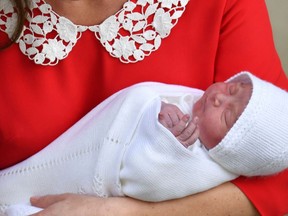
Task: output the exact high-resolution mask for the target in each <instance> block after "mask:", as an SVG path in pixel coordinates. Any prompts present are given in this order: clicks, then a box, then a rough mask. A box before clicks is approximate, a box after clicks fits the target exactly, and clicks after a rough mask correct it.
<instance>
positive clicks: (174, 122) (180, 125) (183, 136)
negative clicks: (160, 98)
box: [158, 102, 199, 147]
mask: <svg viewBox="0 0 288 216" xmlns="http://www.w3.org/2000/svg"><path fill="white" fill-rule="evenodd" d="M158 119H159V122H160V123H161V124H162V125H163V126H164V127H166V128H167V129H168V130H170V131H171V133H172V134H173V135H174V136H175V137H176V138H177V139H178V140H179V142H180V143H181V144H182V145H184V146H185V147H188V146H190V145H192V144H193V143H194V142H195V141H196V140H197V138H198V136H199V129H198V127H197V120H198V118H194V119H193V121H190V122H189V119H190V116H189V115H188V114H186V115H184V114H183V113H182V111H181V110H180V109H179V108H178V107H177V106H175V105H173V104H167V103H164V102H162V106H161V111H160V113H159V115H158ZM188 122H189V123H188Z"/></svg>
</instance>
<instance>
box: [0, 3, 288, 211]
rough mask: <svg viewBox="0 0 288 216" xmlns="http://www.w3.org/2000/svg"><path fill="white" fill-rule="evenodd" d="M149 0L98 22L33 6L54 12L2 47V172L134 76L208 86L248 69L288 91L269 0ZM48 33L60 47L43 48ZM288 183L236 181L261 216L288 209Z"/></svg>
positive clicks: (1, 36) (5, 11) (0, 37)
mask: <svg viewBox="0 0 288 216" xmlns="http://www.w3.org/2000/svg"><path fill="white" fill-rule="evenodd" d="M140 2H142V3H141V4H140ZM143 2H145V1H138V4H137V5H136V3H137V2H136V0H134V1H128V2H127V4H125V10H124V9H123V10H124V11H125V13H124V12H123V10H122V11H120V12H119V13H117V16H115V17H116V18H117V19H116V18H115V17H112V18H109V20H108V21H107V20H106V21H104V22H106V23H105V25H102V24H101V25H102V26H93V27H90V28H89V29H87V28H86V27H83V26H82V27H81V26H78V28H77V27H76V25H74V24H72V23H71V22H70V21H69V20H67V19H63V18H59V16H58V15H57V14H55V13H54V12H53V11H52V12H51V11H49V6H48V5H46V7H42V8H41V10H42V11H39V9H35V11H34V13H30V15H31V16H34V18H35V17H36V16H37V15H39V14H40V15H41V14H42V15H43V14H44V17H45V16H46V17H48V18H49V19H44V20H45V22H44V21H43V19H42V20H41V21H39V20H37V18H35V19H34V20H32V21H33V23H34V24H33V25H30V26H28V27H27V25H28V24H27V25H26V29H25V33H24V35H23V36H22V37H21V38H20V39H21V40H20V41H19V42H18V43H16V44H13V45H12V46H11V47H9V48H8V49H5V50H3V51H0V64H1V69H0V70H1V71H0V169H3V168H6V167H8V166H11V165H13V164H16V163H18V162H20V161H22V160H24V159H25V158H27V157H29V156H31V155H33V154H34V153H36V152H38V151H39V150H41V149H42V148H44V147H45V146H47V145H48V144H49V143H50V142H51V141H53V140H54V139H55V138H56V137H58V136H59V135H60V134H62V133H63V132H64V131H65V130H67V129H68V128H69V127H71V126H72V125H73V124H74V123H75V122H76V121H77V120H79V119H80V118H81V117H83V116H84V115H85V114H86V113H87V112H88V111H89V110H91V109H92V108H93V107H94V106H96V105H97V104H99V103H100V102H101V101H103V100H104V99H105V98H107V97H108V96H110V95H111V94H113V93H115V92H116V91H118V90H120V89H122V88H124V87H127V86H129V85H131V84H134V83H138V82H142V81H158V82H164V83H176V84H182V85H187V86H192V87H195V88H201V89H206V88H207V87H208V86H209V85H210V84H211V83H213V82H215V81H223V80H225V79H226V78H228V77H230V76H231V75H233V74H235V73H237V72H239V71H243V70H248V71H251V72H253V73H254V74H256V75H257V76H259V77H261V78H263V79H266V80H268V81H271V82H273V83H274V84H276V85H278V86H280V87H282V88H285V89H288V80H287V78H286V76H285V74H284V71H283V69H282V67H281V63H280V60H279V58H278V56H277V53H276V51H275V48H274V44H273V38H272V34H271V27H270V23H269V19H268V16H267V10H266V6H265V3H264V1H263V0H217V1H214V0H205V1H203V0H190V1H189V2H188V4H187V5H186V6H185V4H186V3H187V2H186V1H185V0H182V1H180V0H179V1H178V3H177V1H167V2H166V4H165V5H164V3H162V4H163V5H161V4H160V3H159V4H158V1H157V0H155V1H153V4H151V5H148V3H147V2H146V5H144V3H143ZM148 2H149V1H148ZM150 2H151V1H150ZM163 2H165V1H163ZM169 2H170V3H169ZM171 2H172V3H171ZM175 2H176V3H177V4H178V5H177V7H176V5H175V4H176V3H175ZM173 3H175V4H173ZM39 4H43V2H42V3H41V1H40V3H39ZM148 8H149V9H148ZM141 9H143V10H141ZM184 9H185V11H184V13H183V15H182V16H181V14H182V12H183V10H184ZM131 11H132V12H131ZM133 11H134V12H135V13H134V12H133ZM143 11H144V12H143ZM50 12H51V13H50ZM121 12H123V13H121ZM130 12H131V13H130ZM165 12H166V13H165ZM128 13H130V15H127V14H128ZM51 14H52V15H51ZM163 14H164V15H163ZM161 15H163V16H161ZM153 16H154V17H156V18H153ZM180 16H181V17H180ZM9 17H11V8H7V7H6V8H5V7H4V8H2V9H1V8H0V20H2V21H4V23H5V22H6V23H8V22H10V21H9ZM147 17H148V18H147ZM178 18H179V20H178ZM131 20H132V21H131ZM177 21H178V22H177ZM37 22H38V24H37ZM2 23H3V22H2ZM31 23H32V22H31ZM35 23H36V24H35ZM39 23H40V24H39ZM120 23H121V24H120ZM37 25H38V26H41V28H42V29H45V31H43V30H41V28H37ZM174 25H175V26H174ZM65 26H66V27H67V26H68V27H70V28H69V29H68V30H67V29H66V30H67V31H68V33H67V32H66V33H65V30H63V28H64V29H65ZM135 26H136V27H135ZM0 29H1V30H2V31H0V44H3V43H4V42H5V41H7V40H8V37H7V34H6V32H7V26H5V24H1V22H0ZM56 29H57V30H56ZM115 29H117V30H118V31H115ZM127 29H128V30H129V31H130V32H133V31H134V33H135V34H127ZM155 29H156V30H157V33H156V35H155ZM142 30H143V31H142ZM170 30H171V32H170ZM5 31H6V32H5ZM75 31H76V33H75ZM32 32H33V33H34V34H32ZM95 32H97V33H95ZM107 32H108V33H109V34H108V33H107ZM139 32H141V33H140V34H138V33H139ZM136 33H137V34H136ZM169 33H170V34H169ZM120 34H121V36H119V35H120ZM168 34H169V35H168ZM31 35H32V36H34V38H33V37H32V36H31ZM39 35H40V36H41V35H46V36H45V38H44V39H45V41H46V42H45V43H47V44H48V43H49V44H53V43H54V45H55V44H56V46H54V48H55V47H57V49H56V48H55V49H53V48H51V47H50V46H49V44H48V45H47V44H46V45H44V42H43V41H44V40H43V38H42V39H41V37H40V36H39ZM59 35H60V36H59ZM167 35H168V36H167ZM38 36H39V37H38ZM31 37H32V39H31ZM36 37H37V40H36V39H35V38H36ZM111 38H112V39H111ZM52 39H53V40H52ZM131 41H133V42H131ZM101 43H102V44H101ZM104 46H105V47H104ZM39 50H40V52H39ZM135 50H137V51H135ZM36 56H37V57H36ZM29 58H30V59H29ZM121 60H122V61H121ZM123 62H126V63H123ZM45 64H50V65H45ZM287 182H288V172H283V173H281V174H280V175H276V176H273V177H265V178H253V179H246V178H238V179H237V180H235V181H234V183H235V184H236V185H237V186H238V187H239V188H240V189H241V190H242V191H243V192H244V193H245V194H246V195H247V196H248V198H249V199H250V200H251V201H252V203H253V204H254V205H255V206H256V208H257V209H258V210H259V212H260V213H261V215H283V214H284V213H288V205H287V203H286V201H287V200H288V184H287ZM268 197H269V198H268Z"/></svg>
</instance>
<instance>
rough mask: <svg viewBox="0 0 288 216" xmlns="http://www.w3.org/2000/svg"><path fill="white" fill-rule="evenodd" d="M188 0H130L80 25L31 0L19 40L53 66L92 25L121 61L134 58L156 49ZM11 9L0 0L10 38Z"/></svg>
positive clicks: (1, 20) (0, 21) (0, 25)
mask: <svg viewBox="0 0 288 216" xmlns="http://www.w3.org/2000/svg"><path fill="white" fill-rule="evenodd" d="M188 1H189V0H136V1H135V2H133V0H128V1H127V2H126V3H125V4H124V5H123V8H122V9H121V10H120V11H118V12H117V13H116V14H115V15H112V16H110V17H109V18H107V19H106V20H105V21H104V22H103V23H101V24H100V25H94V26H81V25H75V24H74V23H72V22H71V21H70V20H69V19H67V18H65V17H62V16H59V15H58V14H57V13H55V12H54V11H53V10H52V7H51V5H49V4H47V3H46V2H45V1H44V0H32V5H31V8H30V10H29V16H28V20H29V23H27V24H26V25H25V27H24V29H23V32H22V34H21V36H20V38H19V40H18V41H17V42H18V43H19V47H20V49H21V51H22V52H23V53H24V54H25V55H26V56H28V57H29V59H31V60H33V61H34V62H35V63H36V64H42V65H55V64H57V63H58V62H59V61H60V60H62V59H64V58H66V57H67V56H68V54H69V53H70V52H71V51H72V48H73V47H74V45H75V44H76V43H77V40H78V39H80V38H81V35H82V32H84V31H87V30H90V31H92V32H94V34H95V37H96V38H97V39H99V41H100V42H101V44H102V45H103V46H104V47H105V49H106V50H107V51H108V52H109V53H110V55H111V56H113V57H115V58H118V59H119V60H120V61H121V62H123V63H134V62H137V61H141V60H143V59H144V58H145V57H146V56H149V55H150V54H151V53H152V52H153V51H155V50H157V49H158V48H159V46H160V45H161V41H162V39H163V38H165V37H167V36H168V35H169V34H170V31H171V29H172V28H173V27H174V26H175V25H176V23H177V21H178V19H179V18H180V17H181V15H182V13H183V12H184V10H185V6H186V4H187V3H188ZM139 8H140V10H139ZM15 10H16V9H15V8H14V7H13V5H12V4H11V2H10V0H1V1H0V30H2V31H4V32H6V33H7V34H8V36H9V37H10V38H11V35H12V30H13V29H14V27H15V24H16V19H17V14H16V12H15ZM137 11H140V12H137Z"/></svg>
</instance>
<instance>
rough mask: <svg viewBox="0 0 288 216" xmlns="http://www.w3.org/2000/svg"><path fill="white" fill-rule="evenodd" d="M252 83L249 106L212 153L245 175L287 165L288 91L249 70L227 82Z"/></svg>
mask: <svg viewBox="0 0 288 216" xmlns="http://www.w3.org/2000/svg"><path fill="white" fill-rule="evenodd" d="M238 81H241V82H244V83H249V82H250V83H252V86H253V88H252V95H251V98H250V100H249V102H248V105H247V106H246V108H245V109H244V111H243V113H242V114H241V115H240V117H239V118H238V120H237V121H236V123H235V124H234V125H233V127H232V128H231V129H230V130H229V132H228V133H227V134H226V136H225V137H224V138H223V139H222V141H221V142H220V143H219V144H218V145H217V146H216V147H214V148H213V149H211V150H210V151H209V155H210V156H211V157H212V158H213V159H214V160H215V161H216V162H217V163H219V164H220V165H222V166H223V167H225V168H226V169H227V170H229V171H231V172H233V173H236V174H239V175H244V176H255V175H258V176H261V175H271V174H275V173H277V172H280V171H282V170H284V169H286V168H287V167H288V132H287V131H288V93H287V92H286V91H284V90H282V89H280V88H278V87H276V86H274V85H272V84H271V83H269V82H267V81H264V80H261V79H259V78H257V77H255V76H254V75H252V74H251V73H249V72H241V73H239V74H236V75H235V76H233V77H231V78H230V79H228V80H227V81H226V82H238Z"/></svg>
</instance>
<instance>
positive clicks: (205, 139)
mask: <svg viewBox="0 0 288 216" xmlns="http://www.w3.org/2000/svg"><path fill="white" fill-rule="evenodd" d="M251 92H252V85H251V84H244V83H241V82H233V83H223V82H221V83H215V84H213V85H211V86H210V87H209V88H208V89H207V90H206V91H205V93H204V94H203V96H202V97H201V98H200V99H199V100H198V101H197V102H196V103H195V105H194V107H193V116H198V118H199V121H198V127H199V130H200V135H199V138H200V140H201V142H202V143H203V145H205V147H206V148H208V149H211V148H213V147H214V146H216V145H217V144H218V143H219V142H220V141H221V140H222V139H223V138H224V136H225V135H226V133H227V132H228V131H229V130H230V128H231V127H232V126H233V124H234V123H235V122H236V120H237V119H238V117H239V116H240V114H241V113H242V112H243V110H244V108H245V107H246V105H247V104H248V101H249V99H250V96H251Z"/></svg>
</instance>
